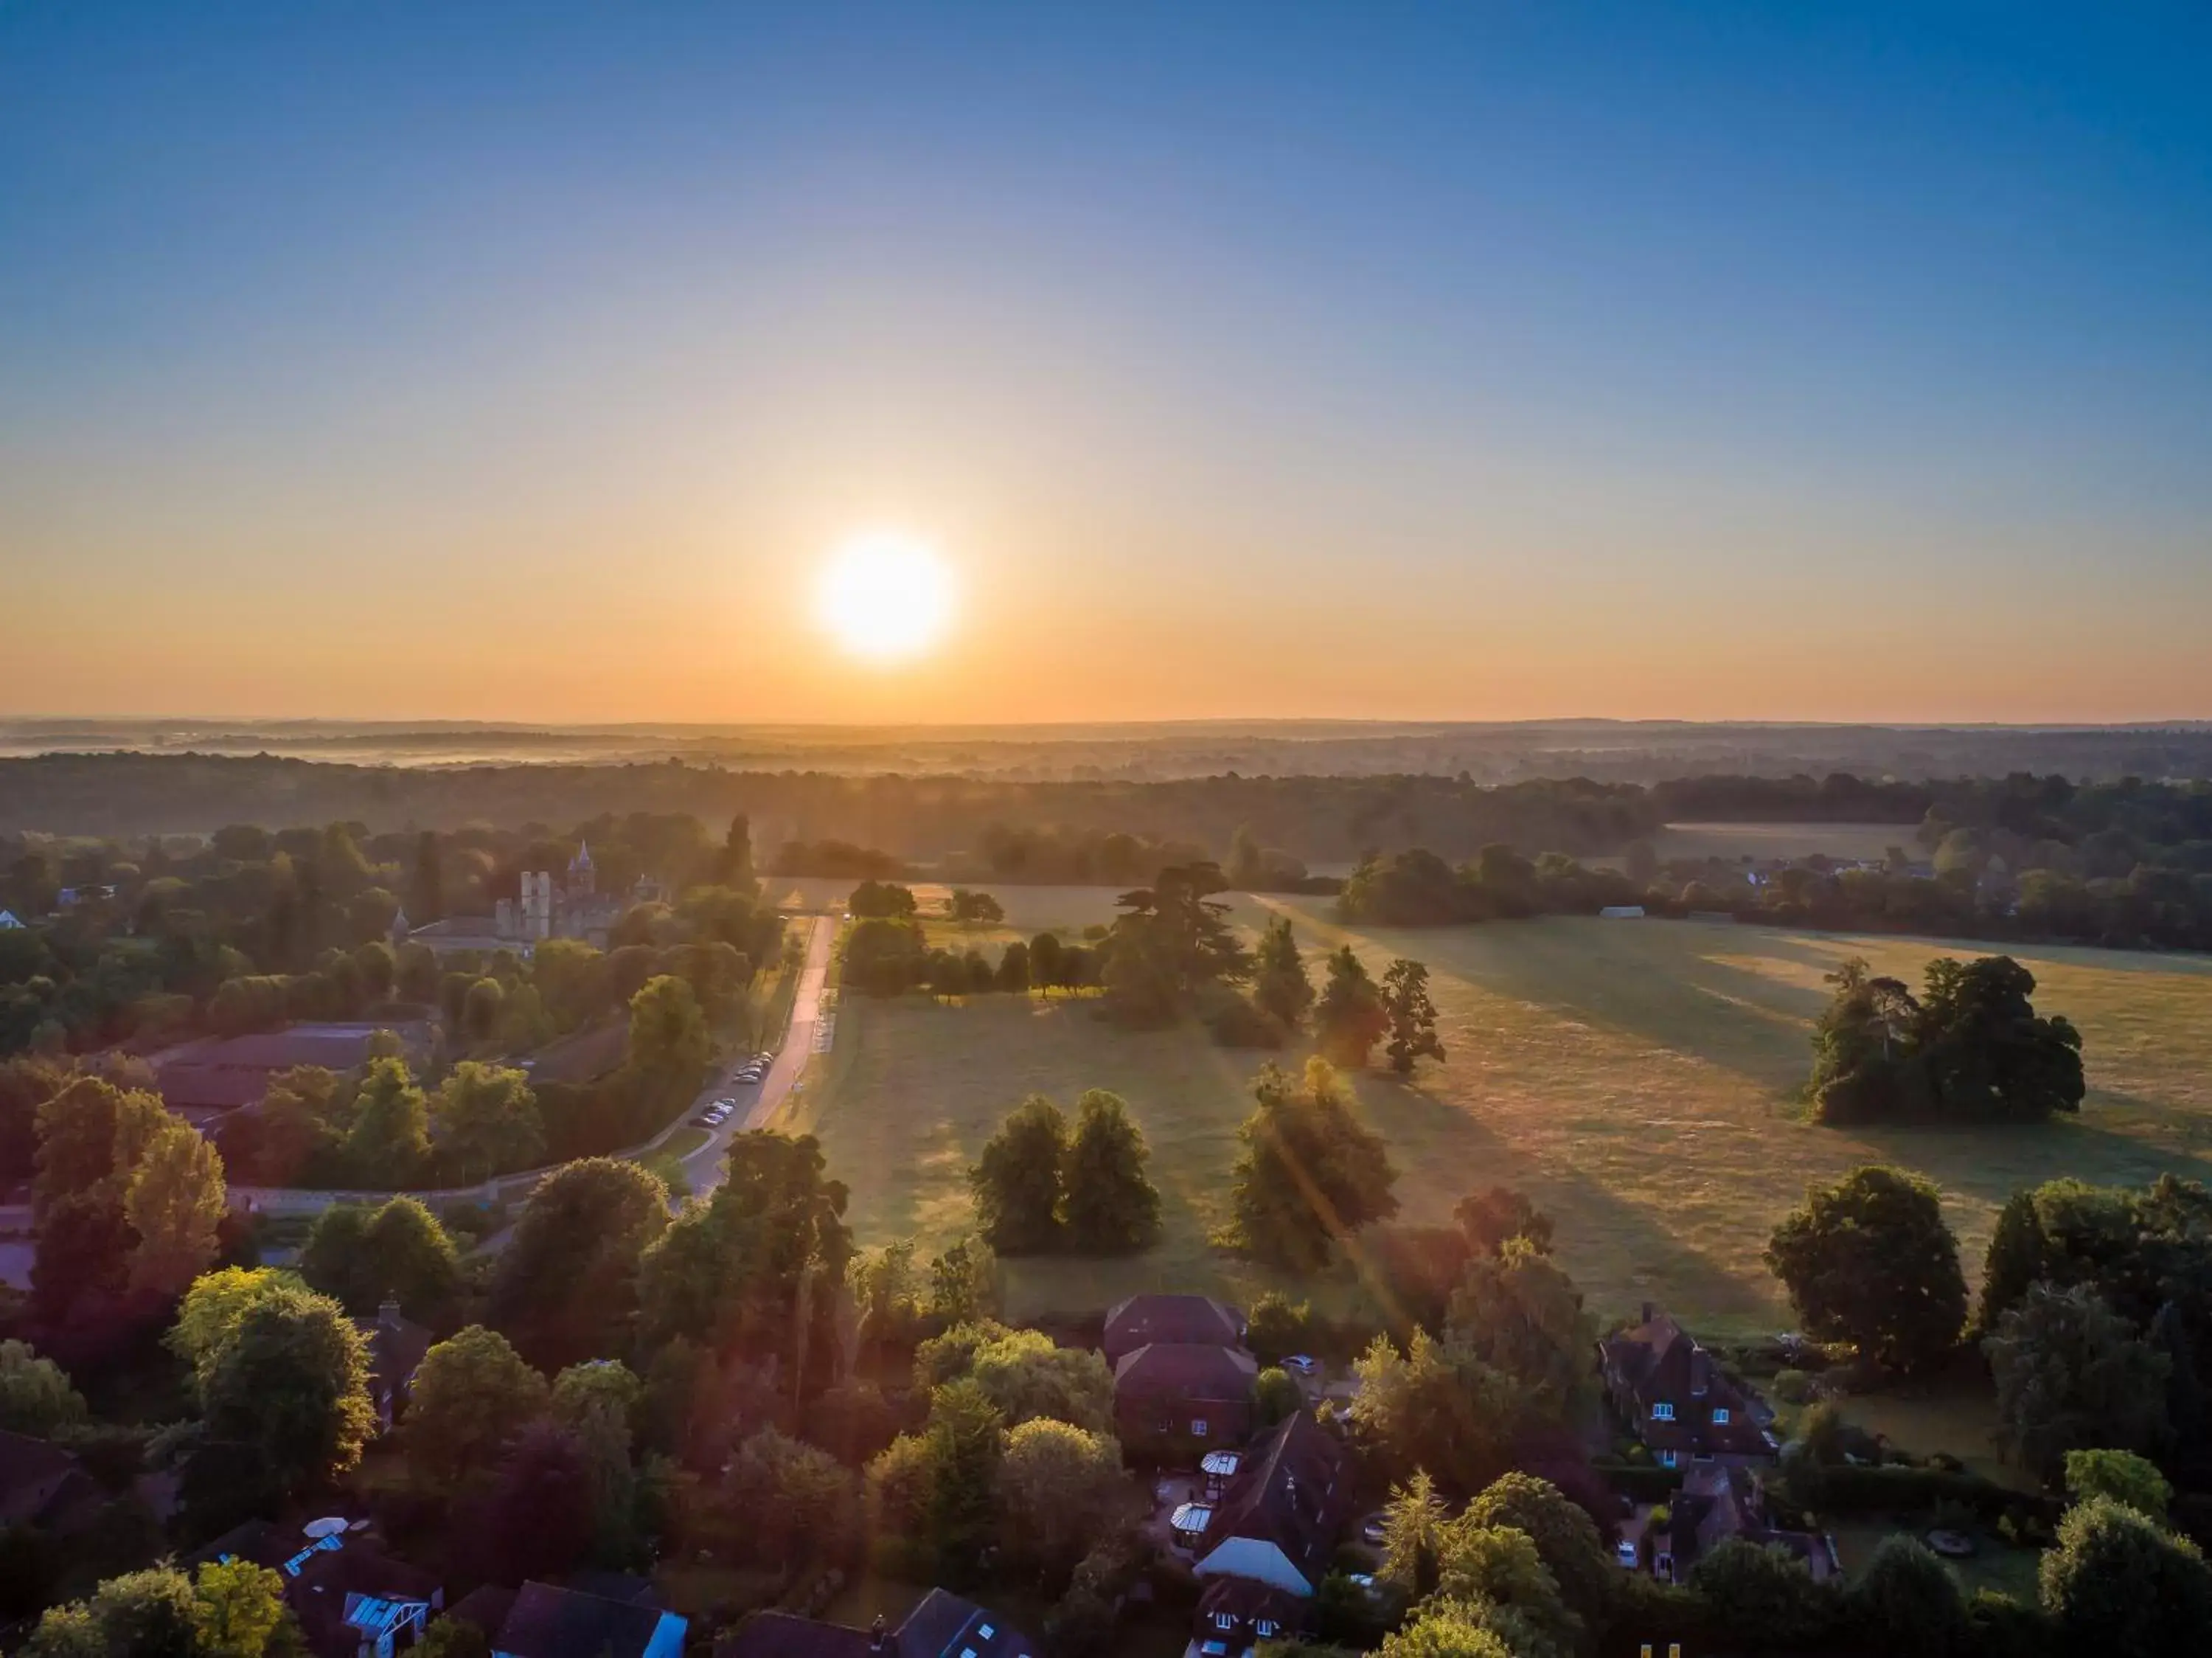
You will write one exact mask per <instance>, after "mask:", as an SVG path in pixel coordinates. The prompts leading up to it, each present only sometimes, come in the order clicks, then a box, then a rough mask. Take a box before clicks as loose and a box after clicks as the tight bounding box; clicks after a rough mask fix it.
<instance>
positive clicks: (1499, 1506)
mask: <svg viewBox="0 0 2212 1658" xmlns="http://www.w3.org/2000/svg"><path fill="white" fill-rule="evenodd" d="M1466 1523H1467V1524H1468V1525H1470V1526H1504V1527H1510V1528H1511V1529H1513V1530H1515V1531H1517V1532H1522V1533H1526V1534H1527V1536H1528V1539H1529V1541H1531V1542H1532V1543H1534V1545H1536V1553H1537V1555H1538V1557H1540V1558H1541V1559H1542V1561H1543V1563H1544V1566H1545V1569H1546V1570H1548V1571H1549V1572H1550V1573H1551V1574H1552V1576H1553V1577H1554V1578H1556V1579H1557V1580H1558V1581H1559V1593H1560V1594H1562V1595H1563V1596H1565V1600H1566V1603H1567V1605H1568V1606H1571V1607H1573V1608H1575V1609H1576V1610H1577V1612H1580V1613H1581V1615H1582V1616H1583V1618H1585V1619H1587V1620H1589V1621H1590V1622H1592V1623H1600V1622H1602V1621H1603V1619H1604V1618H1605V1616H1606V1613H1607V1609H1608V1608H1609V1607H1611V1606H1613V1602H1614V1601H1615V1600H1616V1599H1617V1598H1618V1596H1619V1594H1620V1567H1619V1566H1618V1565H1616V1564H1614V1563H1613V1551H1611V1550H1610V1549H1608V1548H1607V1546H1606V1543H1605V1539H1604V1538H1603V1537H1601V1535H1600V1534H1599V1533H1598V1528H1597V1522H1596V1521H1594V1520H1592V1519H1591V1518H1590V1516H1589V1511H1588V1510H1587V1509H1583V1507H1582V1506H1581V1505H1580V1504H1579V1503H1576V1502H1574V1501H1573V1500H1572V1499H1571V1498H1570V1497H1569V1496H1567V1495H1566V1494H1565V1492H1563V1491H1562V1490H1559V1487H1558V1486H1556V1485H1554V1484H1552V1482H1551V1481H1549V1480H1548V1479H1540V1478H1537V1477H1536V1476H1535V1475H1534V1474H1528V1473H1520V1472H1514V1473H1509V1474H1504V1475H1501V1476H1500V1477H1499V1478H1497V1479H1495V1480H1493V1481H1492V1482H1491V1484H1489V1485H1487V1486H1486V1487H1485V1488H1484V1489H1483V1490H1482V1491H1481V1492H1480V1494H1479V1495H1478V1496H1476V1497H1475V1499H1474V1501H1473V1502H1472V1503H1468V1507H1467V1518H1466Z"/></svg>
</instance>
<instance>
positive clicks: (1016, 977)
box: [992, 938, 1030, 996]
mask: <svg viewBox="0 0 2212 1658" xmlns="http://www.w3.org/2000/svg"><path fill="white" fill-rule="evenodd" d="M992 983H993V984H994V986H995V987H996V988H997V989H998V990H1000V991H1004V992H1005V993H1006V995H1008V996H1026V995H1028V994H1029V988H1030V947H1029V946H1028V945H1026V944H1024V943H1023V942H1021V940H1019V939H1018V938H1017V939H1014V940H1012V942H1009V943H1008V944H1007V946H1006V952H1005V954H1002V955H1000V958H999V970H998V972H996V973H995V974H994V975H993V976H992Z"/></svg>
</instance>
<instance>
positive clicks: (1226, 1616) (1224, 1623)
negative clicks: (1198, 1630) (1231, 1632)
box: [1213, 1612, 1237, 1629]
mask: <svg viewBox="0 0 2212 1658" xmlns="http://www.w3.org/2000/svg"><path fill="white" fill-rule="evenodd" d="M1213 1627H1214V1628H1216V1629H1235V1628H1236V1627H1237V1614H1236V1613H1235V1612H1215V1613H1214V1614H1213Z"/></svg>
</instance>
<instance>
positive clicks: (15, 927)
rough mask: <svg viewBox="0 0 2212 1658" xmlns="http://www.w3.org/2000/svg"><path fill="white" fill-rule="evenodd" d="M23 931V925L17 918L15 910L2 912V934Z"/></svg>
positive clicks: (0, 924)
mask: <svg viewBox="0 0 2212 1658" xmlns="http://www.w3.org/2000/svg"><path fill="white" fill-rule="evenodd" d="M22 930H23V923H21V921H20V920H18V919H17V918H16V916H15V911H13V910H0V933H20V932H21V931H22Z"/></svg>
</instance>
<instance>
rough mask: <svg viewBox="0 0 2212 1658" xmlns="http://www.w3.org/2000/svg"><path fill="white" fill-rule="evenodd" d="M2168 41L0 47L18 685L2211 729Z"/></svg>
mask: <svg viewBox="0 0 2212 1658" xmlns="http://www.w3.org/2000/svg"><path fill="white" fill-rule="evenodd" d="M2208 55H2212V14H2208V13H2207V12H2206V10H2205V9H2203V7H2202V6H2165V7H2161V6H2151V7H2144V8H2127V9H2120V10H2113V9H2093V8H2078V7H2068V8H2057V7H2053V8H2039V7H2033V6H2027V7H2005V8H1990V7H1974V8H1950V7H1930V6H1919V5H1913V6H1902V5H1900V6H1892V7H1880V8H1875V9H1865V8H1857V7H1854V8H1848V9H1836V8H1820V7H1771V8H1765V9H1758V8H1752V9H1745V8H1736V7H1728V8H1722V7H1699V6H1685V7H1667V8H1650V7H1643V6H1589V7H1572V6H1449V7H1438V8H1430V9H1404V10H1399V9H1370V8H1364V7H1346V8H1340V9H1291V10H1288V11H1286V10H1285V9H1281V8H1277V7H1259V6H1216V7H1209V8H1202V9H1191V8H1167V9H1158V10H1145V11H1133V10H1130V9H1126V8H1122V7H1118V6H1100V7H1094V8H1090V9H1085V10H1080V11H1079V10H1077V9H1069V8H1057V7H1055V8H1021V7H1009V6H990V7H983V6H974V7H967V6H942V7H928V8H912V9H872V8H865V7H862V8H849V9H848V8H812V7H794V8H786V9H777V10H771V9H756V8H738V7H715V6H624V7H611V8H602V7H586V8H577V7H552V8H539V7H522V6H511V5H482V6H476V5H471V6H466V7H458V8H456V7H446V6H435V7H434V6H429V5H410V4H393V5H377V6H366V7H333V6H299V5H274V4H261V5H254V4H248V5H240V6H224V7H221V8H216V9H209V8H201V7H191V6H166V7H138V6H112V5H104V4H82V5H58V4H30V5H15V6H9V7H6V8H4V9H0V593H4V598H5V603H4V605H0V712H5V713H15V714H27V713H40V714H64V713H66V714H86V715H100V714H125V713H143V714H149V715H152V714H165V713H191V714H205V715H219V714H240V715H244V714H253V715H260V716H352V717H386V718H425V717H437V716H447V717H482V718H501V719H514V720H527V721H637V720H689V721H803V722H811V721H836V722H868V721H880V720H885V719H897V720H929V721H945V722H992V721H1031V720H1094V719H1151V718H1161V717H1200V716H1240V717H1242V716H1376V717H1393V718H1416V717H1418V718H1492V719H1497V718H1534V717H1547V716H1579V715H1613V716H1681V717H1692V718H1748V719H1808V718H1810V719H1875V720H1899V719H1918V720H1935V719H1940V720H1954V721H1956V720H2026V721H2096V720H2130V719H2150V718H2168V717H2178V716H2197V717H2203V716H2212V649H2207V648H2206V645H2205V640H2206V638H2207V637H2208V629H2212V464H2208V461H2207V434H2208V433H2212V191H2208V189H2207V187H2206V186H2207V180H2208V179H2212V99H2208V98H2207V97H2206V96H2205V95H2204V88H2203V64H2205V63H2206V62H2207V61H2208ZM872 525H894V526H906V527H911V529H912V532H913V533H915V534H916V535H919V536H922V537H924V538H926V539H927V541H928V543H929V544H931V545H932V546H934V547H935V548H937V549H938V550H939V552H938V556H939V557H940V558H942V559H943V560H945V564H946V565H947V566H948V567H949V568H950V570H951V576H952V577H953V578H955V579H957V588H958V595H959V598H958V606H957V619H955V618H952V617H951V616H950V615H947V616H946V617H945V618H944V619H941V620H939V621H938V622H937V623H935V624H934V625H931V606H932V605H933V604H934V603H935V602H936V600H933V598H931V596H930V595H931V594H934V593H935V592H936V590H937V589H936V588H935V587H934V586H933V585H928V586H927V591H926V592H921V591H916V592H905V593H901V592H896V591H894V590H893V589H891V588H881V589H880V590H879V589H878V588H876V587H874V586H871V585H870V584H868V583H861V584H860V587H861V588H865V589H866V591H860V592H856V593H849V594H846V596H844V597H842V598H837V599H836V600H833V601H832V607H833V610H834V614H833V615H832V616H831V617H830V618H829V620H828V624H827V625H826V628H825V626H824V625H823V613H822V606H823V582H824V581H825V579H830V578H828V577H825V574H824V572H825V570H826V569H828V568H829V561H830V560H831V559H832V558H833V557H835V556H836V553H837V550H838V549H839V548H840V547H841V546H845V545H846V544H847V542H848V538H850V537H852V536H854V534H855V533H859V529H860V527H866V526H872ZM920 568H921V567H920V566H910V567H909V569H908V574H909V575H910V576H911V575H913V574H915V572H916V571H918V570H920ZM926 585H927V584H926ZM947 602H948V603H949V600H947Z"/></svg>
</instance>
